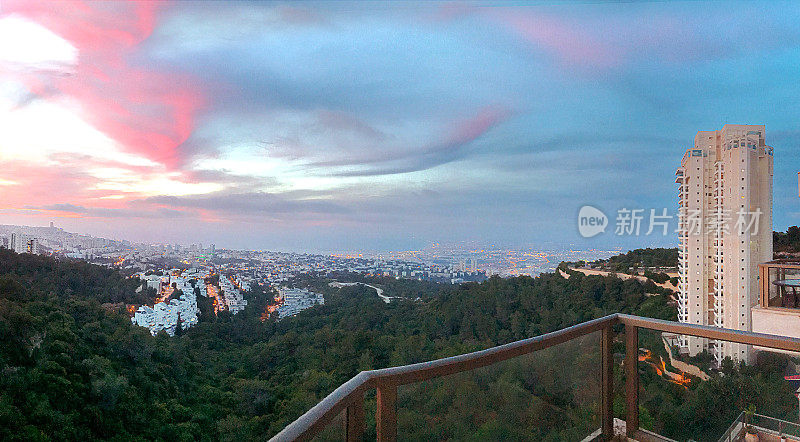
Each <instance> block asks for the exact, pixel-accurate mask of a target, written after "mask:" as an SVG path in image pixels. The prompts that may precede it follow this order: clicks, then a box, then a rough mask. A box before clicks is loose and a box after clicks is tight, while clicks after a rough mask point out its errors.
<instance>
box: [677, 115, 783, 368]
mask: <svg viewBox="0 0 800 442" xmlns="http://www.w3.org/2000/svg"><path fill="white" fill-rule="evenodd" d="M772 159H773V152H772V148H771V147H769V146H767V145H765V144H764V126H763V125H738V124H726V125H725V126H723V127H722V129H721V130H718V131H702V132H698V133H697V135H696V136H695V138H694V146H693V147H692V148H691V149H688V150H687V151H686V153H685V154H684V155H683V159H682V160H681V167H680V168H679V169H678V170H677V172H676V175H677V177H676V180H675V181H676V182H677V183H678V184H679V186H678V195H679V209H680V214H681V216H680V219H679V248H678V252H679V267H678V270H679V273H680V287H679V288H680V296H679V302H678V319H679V321H681V322H685V323H690V324H701V325H708V326H714V327H725V328H731V329H737V330H751V324H752V323H751V307H753V306H754V305H756V304H757V303H758V297H759V285H758V264H759V263H762V262H765V261H769V260H771V259H772V175H773V166H772ZM679 343H680V347H681V350H682V351H684V352H687V353H689V354H690V355H692V356H693V355H696V354H697V353H700V352H701V351H704V350H708V351H709V352H711V353H712V354H713V355H714V357H715V359H716V360H717V362H721V361H722V359H724V358H725V357H731V358H732V359H733V360H734V361H744V362H749V361H750V354H751V349H750V348H749V346H747V345H744V344H735V343H731V342H715V341H710V340H708V339H702V338H694V337H689V336H683V337H681V338H680V339H679Z"/></svg>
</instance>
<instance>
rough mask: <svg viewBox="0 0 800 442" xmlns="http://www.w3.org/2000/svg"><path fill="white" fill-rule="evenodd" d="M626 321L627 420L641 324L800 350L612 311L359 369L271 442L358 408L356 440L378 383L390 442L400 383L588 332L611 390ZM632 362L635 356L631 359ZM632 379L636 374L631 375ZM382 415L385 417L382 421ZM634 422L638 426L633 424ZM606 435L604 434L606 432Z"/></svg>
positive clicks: (632, 415)
mask: <svg viewBox="0 0 800 442" xmlns="http://www.w3.org/2000/svg"><path fill="white" fill-rule="evenodd" d="M619 323H621V324H624V325H625V329H626V336H627V337H626V353H629V354H628V355H626V356H627V357H626V365H628V366H627V367H626V373H627V375H626V378H627V379H628V380H627V383H626V390H631V391H626V393H627V404H628V420H629V423H634V424H635V423H638V411H639V410H638V406H637V405H635V404H638V373H637V371H636V365H637V363H638V339H637V338H638V333H637V330H638V329H639V328H645V329H649V330H657V331H662V332H671V333H675V334H680V335H690V336H698V337H702V338H708V339H715V340H720V341H730V342H736V343H740V344H749V345H756V346H759V347H765V348H772V349H779V350H788V351H796V352H800V339H796V338H789V337H784V336H777V335H768V334H763V333H753V332H746V331H740V330H731V329H724V328H717V327H709V326H703V325H696V324H684V323H678V322H672V321H664V320H660V319H652V318H644V317H640V316H632V315H626V314H622V313H615V314H613V315H608V316H604V317H602V318H598V319H594V320H591V321H587V322H584V323H581V324H577V325H574V326H572V327H567V328H564V329H561V330H557V331H554V332H551V333H546V334H543V335H540V336H536V337H533V338H528V339H523V340H521V341H516V342H511V343H508V344H504V345H500V346H497V347H492V348H488V349H486V350H480V351H475V352H472V353H466V354H462V355H457V356H451V357H448V358H442V359H436V360H433V361H428V362H420V363H417V364H410V365H403V366H399V367H391V368H383V369H379V370H369V371H362V372H361V373H359V374H358V375H356V376H355V377H353V378H352V379H350V380H349V381H347V382H346V383H344V384H342V385H341V386H339V388H337V389H336V390H334V391H333V392H332V393H331V394H329V395H328V396H327V397H325V399H323V400H322V401H320V402H319V403H318V404H317V405H315V406H314V407H312V408H311V409H310V410H308V411H307V412H306V413H304V414H303V415H302V416H300V417H299V418H297V420H295V421H294V422H292V423H291V424H289V425H288V426H287V427H286V428H284V429H283V430H282V431H281V432H280V433H278V434H277V435H275V436H274V437H273V438H272V439H270V440H272V441H295V440H309V439H311V438H312V437H313V436H314V435H316V434H317V433H319V432H320V431H321V430H322V429H323V428H324V427H325V425H327V424H328V423H329V422H330V421H332V420H333V418H334V417H336V416H337V415H338V414H339V413H341V412H342V411H344V410H345V409H351V410H356V412H351V413H346V420H348V419H351V416H353V417H354V418H355V419H356V422H345V429H347V431H346V433H347V438H348V439H351V438H352V439H354V440H357V439H358V437H356V436H357V435H353V434H351V433H352V432H353V431H355V430H356V429H358V428H360V427H361V426H363V403H360V404H357V406H356V404H355V402H357V401H362V402H363V399H364V392H365V391H367V390H371V389H374V388H379V389H381V391H382V394H379V395H378V402H379V403H378V406H377V412H378V416H377V417H376V418H377V421H378V427H379V435H378V436H379V439H380V440H387V441H392V440H395V439H396V436H397V434H396V431H397V422H396V419H397V413H396V409H395V408H394V407H395V406H396V391H397V387H398V386H399V385H404V384H409V383H415V382H422V381H426V380H429V379H433V378H438V377H441V376H447V375H450V374H455V373H460V372H464V371H470V370H475V369H477V368H480V367H485V366H488V365H492V364H496V363H498V362H502V361H505V360H507V359H511V358H515V357H517V356H522V355H525V354H530V353H533V352H536V351H539V350H542V349H545V348H548V347H552V346H554V345H558V344H561V343H564V342H567V341H570V340H573V339H576V338H579V337H581V336H585V335H587V334H590V333H593V332H596V331H600V330H603V331H604V333H603V337H602V340H601V341H602V343H601V352H602V354H603V357H602V358H601V359H602V361H603V366H602V370H603V372H602V373H603V378H605V379H606V380H607V383H606V381H604V382H603V384H604V388H603V390H604V391H603V393H604V394H606V395H610V394H613V393H612V388H611V384H610V382H611V379H610V378H611V377H612V376H610V374H611V373H610V372H609V370H610V368H609V366H607V365H608V364H610V363H611V360H610V357H609V356H610V352H611V349H610V340H611V336H612V334H611V327H612V326H613V325H615V324H619ZM631 361H634V362H633V363H631ZM634 378H636V379H634ZM602 405H603V406H602V410H601V411H602V413H603V414H604V415H605V414H608V413H610V411H609V410H610V408H611V407H610V405H611V400H610V398H605V400H604V401H603V404H602ZM602 418H603V424H604V425H603V427H604V428H603V430H604V431H607V430H608V428H606V427H607V426H608V424H607V422H610V420H609V419H610V416H602ZM381 419H384V420H383V421H381ZM637 426H638V425H637ZM630 431H631V432H634V431H636V427H634V426H632V428H630ZM604 434H605V433H604Z"/></svg>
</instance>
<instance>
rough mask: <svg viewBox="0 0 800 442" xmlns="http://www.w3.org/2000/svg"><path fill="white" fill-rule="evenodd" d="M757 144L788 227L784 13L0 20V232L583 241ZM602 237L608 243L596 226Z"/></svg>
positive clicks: (331, 246) (260, 14)
mask: <svg viewBox="0 0 800 442" xmlns="http://www.w3.org/2000/svg"><path fill="white" fill-rule="evenodd" d="M725 123H739V124H764V125H766V142H767V144H768V145H771V146H773V147H774V148H775V157H774V161H775V180H774V184H775V187H774V216H775V225H774V227H775V228H776V229H778V230H785V228H786V227H787V226H789V225H795V224H800V198H798V195H797V175H796V174H797V172H798V171H800V155H799V154H800V148H798V143H800V4H798V3H777V2H765V3H755V2H748V3H733V2H714V3H704V2H674V3H673V2H653V3H627V2H625V3H608V4H605V3H600V4H598V3H596V2H592V3H569V4H566V3H559V2H555V3H554V2H543V3H541V4H534V5H526V6H521V5H520V4H518V3H502V4H501V5H500V6H497V5H494V4H492V5H488V4H482V3H415V2H396V3H389V2H374V3H372V2H359V3H345V2H325V3H268V2H251V3H250V2H243V3H230V2H226V3H213V2H207V1H203V2H197V3H193V2H176V3H170V2H130V3H129V2H125V3H122V2H120V3H105V2H103V3H100V2H97V3H94V2H42V3H38V2H32V1H28V0H22V1H16V0H13V1H8V0H0V224H28V225H46V224H48V223H49V222H50V221H54V222H55V223H56V225H58V226H60V227H64V228H65V229H67V230H70V231H76V232H84V233H90V234H93V235H97V236H105V237H114V238H124V239H130V240H135V241H147V242H181V243H191V242H204V243H206V244H208V243H212V242H213V243H216V244H217V247H232V248H254V249H255V248H266V249H280V250H295V251H330V252H333V251H355V250H362V249H363V250H397V249H409V248H420V247H424V246H426V245H428V244H429V243H430V242H432V241H440V242H457V241H474V242H478V243H482V244H487V245H488V244H493V243H494V244H502V245H507V246H522V245H534V246H535V245H545V246H554V245H559V244H567V243H574V244H575V245H577V246H579V247H589V246H603V247H605V246H610V245H619V247H623V248H629V247H637V246H646V245H669V246H672V245H674V244H676V243H677V237H676V236H675V234H673V233H670V235H668V236H666V237H665V236H649V237H648V236H642V237H638V238H630V237H623V238H620V237H616V236H614V235H613V232H608V234H604V235H600V236H598V237H596V238H592V239H580V237H579V235H578V232H577V223H576V217H577V212H578V210H579V208H580V207H581V206H582V205H584V204H591V205H594V206H596V207H599V208H601V209H603V210H604V211H605V212H606V213H607V214H609V217H611V218H613V217H614V216H615V213H616V211H617V210H618V209H619V208H622V207H627V208H646V209H648V210H649V209H650V208H663V207H666V208H668V209H669V210H670V212H672V213H674V212H675V211H676V206H677V187H676V186H677V185H676V184H675V183H674V173H675V169H676V168H677V167H678V166H679V165H680V159H681V157H682V155H683V153H684V151H685V149H687V148H689V147H690V146H691V144H692V142H693V138H694V135H695V133H696V132H697V131H698V130H717V129H721V128H722V126H723V125H724V124H725ZM612 222H613V219H612Z"/></svg>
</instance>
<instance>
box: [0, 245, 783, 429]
mask: <svg viewBox="0 0 800 442" xmlns="http://www.w3.org/2000/svg"><path fill="white" fill-rule="evenodd" d="M370 282H373V283H376V284H380V285H381V286H382V287H384V288H385V290H386V291H387V294H389V295H392V296H397V295H400V294H402V295H403V296H405V297H406V298H407V299H406V300H398V301H395V302H392V303H390V304H385V303H383V302H382V301H380V300H379V299H378V298H377V297H376V296H375V292H374V290H372V289H368V288H365V287H362V286H352V287H344V288H342V289H334V288H331V287H328V285H327V280H325V279H323V278H320V277H307V278H305V280H304V281H298V283H302V284H305V285H308V286H311V287H314V288H315V289H316V290H320V291H322V292H324V293H325V299H326V302H325V305H324V306H318V307H315V308H312V309H309V310H307V311H304V312H301V313H300V314H299V315H297V316H296V317H293V318H289V319H285V320H282V321H274V320H268V321H265V322H261V321H260V320H259V317H260V314H261V312H262V311H263V310H262V308H263V306H264V305H265V304H266V303H267V302H269V298H270V295H269V294H267V293H264V292H263V291H261V290H260V289H254V290H253V291H251V292H249V293H247V294H246V296H247V297H248V299H250V300H252V302H251V303H250V305H248V308H247V309H245V310H244V311H243V312H242V313H240V314H238V315H236V316H231V315H227V314H221V315H220V316H214V315H213V313H212V312H210V311H209V310H207V308H205V309H203V307H202V306H201V309H203V310H205V311H202V313H203V314H202V315H201V322H200V323H199V324H198V325H197V326H196V327H193V328H191V329H188V330H186V331H185V332H184V333H182V334H181V335H180V336H175V337H173V338H170V337H168V336H167V335H166V334H164V333H161V334H159V335H157V336H155V337H153V336H150V334H149V332H148V331H147V330H146V329H144V328H140V327H136V326H133V325H132V324H131V323H130V320H129V318H128V316H127V314H126V311H125V309H124V304H125V303H141V302H147V301H148V300H147V299H143V298H147V297H148V296H151V294H148V293H146V292H141V293H136V290H135V289H136V287H137V285H138V283H137V281H136V280H133V279H127V278H124V277H123V276H121V275H120V274H119V273H118V272H116V271H113V270H109V269H104V268H100V267H97V266H92V265H89V264H85V263H82V262H77V261H55V260H52V259H50V258H45V257H41V256H32V255H16V254H14V253H12V252H9V251H6V250H0V340H2V342H3V343H4V345H3V346H2V347H0V370H2V373H3V376H2V377H0V439H2V440H87V439H116V440H232V441H233V440H237V441H242V440H263V439H267V438H269V437H270V436H272V435H274V434H275V433H277V432H278V431H280V429H282V428H283V427H284V426H285V425H286V424H288V423H289V422H291V421H292V420H294V419H295V418H297V417H298V416H299V415H301V414H302V413H303V412H305V411H306V410H308V409H309V408H310V407H312V406H313V405H314V404H316V403H317V402H318V401H319V400H320V399H321V398H323V397H324V396H325V395H327V394H328V393H330V392H331V391H332V390H333V389H335V388H336V387H337V386H338V385H340V384H342V383H343V382H345V381H346V380H348V379H349V378H350V377H352V376H354V375H355V374H356V373H358V372H359V371H361V370H366V369H372V368H381V367H387V366H392V365H399V364H408V363H413V362H420V361H424V360H430V359H434V358H439V357H444V356H450V355H455V354H459V353H463V352H468V351H473V350H477V349H482V348H487V347H490V346H494V345H498V344H502V343H506V342H510V341H514V340H517V339H522V338H526V337H530V336H535V335H538V334H541V333H545V332H549V331H553V330H557V329H560V328H563V327H565V326H569V325H573V324H576V323H579V322H583V321H586V320H588V319H592V318H596V317H600V316H603V315H606V314H609V313H613V312H625V313H632V314H637V315H643V316H651V317H657V318H664V319H675V310H674V307H672V306H671V305H669V298H668V296H667V295H666V291H664V290H663V289H661V288H660V287H658V286H656V285H654V284H652V283H642V282H639V281H636V280H625V281H623V280H621V279H618V278H615V277H601V276H584V275H582V274H578V273H574V272H573V273H572V274H571V276H570V277H569V278H564V277H562V276H561V275H560V274H544V275H541V276H540V277H537V278H529V277H518V278H508V279H501V278H497V277H493V278H490V279H489V280H487V281H485V282H483V283H467V284H462V285H460V286H451V285H437V284H430V283H425V282H420V281H410V280H393V279H391V280H389V279H381V280H370ZM198 301H200V299H198ZM642 345H643V346H648V347H649V348H653V351H654V352H660V354H663V353H664V350H663V346H662V347H661V349H660V350H659V346H660V338H659V337H657V336H652V337H647V335H643V336H642ZM616 347H617V348H615V353H617V355H618V356H619V359H620V360H621V354H622V352H623V351H624V346H623V345H622V341H621V340H620V341H619V342H617V343H616ZM598 355H599V352H598V348H597V339H596V336H587V337H586V338H584V339H581V340H577V341H574V342H569V343H566V344H562V345H559V346H558V347H554V348H552V349H549V350H546V351H544V352H540V353H537V354H534V355H531V356H526V357H522V358H518V359H515V360H512V361H508V362H507V363H504V364H500V365H498V366H493V367H487V368H485V369H481V370H478V371H476V372H471V373H466V374H463V375H459V376H456V377H448V378H444V379H440V380H436V381H430V382H427V383H423V384H419V385H414V386H408V387H403V388H402V389H401V391H400V392H399V399H398V400H399V402H398V403H399V416H400V420H399V423H398V425H399V427H400V429H401V434H402V435H403V436H404V438H406V439H408V440H431V439H452V440H462V439H464V440H489V439H499V438H506V439H512V440H513V439H517V440H519V439H531V438H533V439H539V440H574V439H580V438H582V437H583V436H584V435H586V434H588V433H589V432H591V431H592V430H593V429H594V428H597V427H598V425H599V423H598V418H597V412H596V411H597V403H598V402H597V401H598V400H599V397H598V396H597V394H596V392H597V379H596V378H597V372H596V367H597V358H598ZM762 359H764V358H762ZM785 366H786V358H780V357H773V358H766V359H765V360H760V361H759V363H758V364H757V365H756V366H754V367H735V366H733V365H732V364H728V365H726V367H725V371H724V375H718V374H714V375H712V376H713V377H712V379H711V380H710V381H707V382H699V381H697V382H692V383H691V384H690V385H689V386H688V387H684V386H681V385H676V384H673V383H670V382H667V381H666V380H665V379H664V378H663V377H661V376H659V375H657V374H656V373H655V371H654V370H651V369H649V366H648V365H646V364H640V372H641V373H642V386H643V393H642V403H641V407H642V424H643V425H644V426H646V427H647V428H651V429H655V430H657V431H659V432H662V434H665V435H668V436H671V437H675V438H678V439H683V440H685V439H687V438H689V437H693V438H695V439H698V440H710V439H713V438H714V435H715V434H716V435H718V434H719V433H720V432H721V431H722V430H724V429H725V427H727V425H729V424H730V422H731V421H732V419H733V418H734V417H735V416H736V415H737V414H738V413H739V411H741V409H743V408H744V407H746V406H747V405H749V404H751V403H752V404H754V405H756V406H757V407H758V410H759V411H760V412H761V411H764V412H768V411H772V413H771V414H773V415H776V416H777V417H788V416H794V415H795V414H796V406H797V403H796V399H795V398H794V396H793V390H792V389H791V388H790V387H788V386H787V384H786V383H785V382H783V380H782V377H781V376H782V370H783V368H784V367H785ZM554 368H555V369H554ZM620 368H621V366H620V365H618V366H617V377H618V379H617V381H616V385H617V389H618V390H619V394H618V396H619V397H618V398H617V401H615V410H616V412H617V414H618V415H619V416H623V415H624V406H623V401H622V399H621V398H622V386H623V385H624V383H623V380H622V378H621V376H622V373H621V369H620ZM763 392H770V395H768V396H765V395H764V394H760V393H763ZM367 402H368V403H367V406H368V410H369V408H370V407H371V409H372V410H374V394H373V395H372V396H368V397H367ZM768 414H769V413H768ZM368 422H370V423H371V424H368V433H369V434H368V436H370V435H371V436H373V437H374V418H372V413H371V412H370V411H368Z"/></svg>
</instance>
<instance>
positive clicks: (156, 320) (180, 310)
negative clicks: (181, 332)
mask: <svg viewBox="0 0 800 442" xmlns="http://www.w3.org/2000/svg"><path fill="white" fill-rule="evenodd" d="M197 313H198V309H197V297H195V295H194V293H191V294H186V293H184V294H182V295H181V296H180V298H178V299H172V300H170V301H169V302H168V303H166V302H159V303H158V304H156V305H155V306H153V307H150V306H146V305H143V306H141V307H139V308H138V309H137V310H136V312H135V313H134V315H133V317H132V318H131V322H132V323H134V324H136V325H138V326H140V327H146V328H148V329H149V330H150V334H152V335H153V336H155V335H156V334H157V333H158V332H160V331H161V330H164V331H166V332H167V334H168V335H170V336H174V335H175V329H176V328H177V325H178V318H180V321H181V329H187V328H189V327H192V326H194V325H196V324H197Z"/></svg>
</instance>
